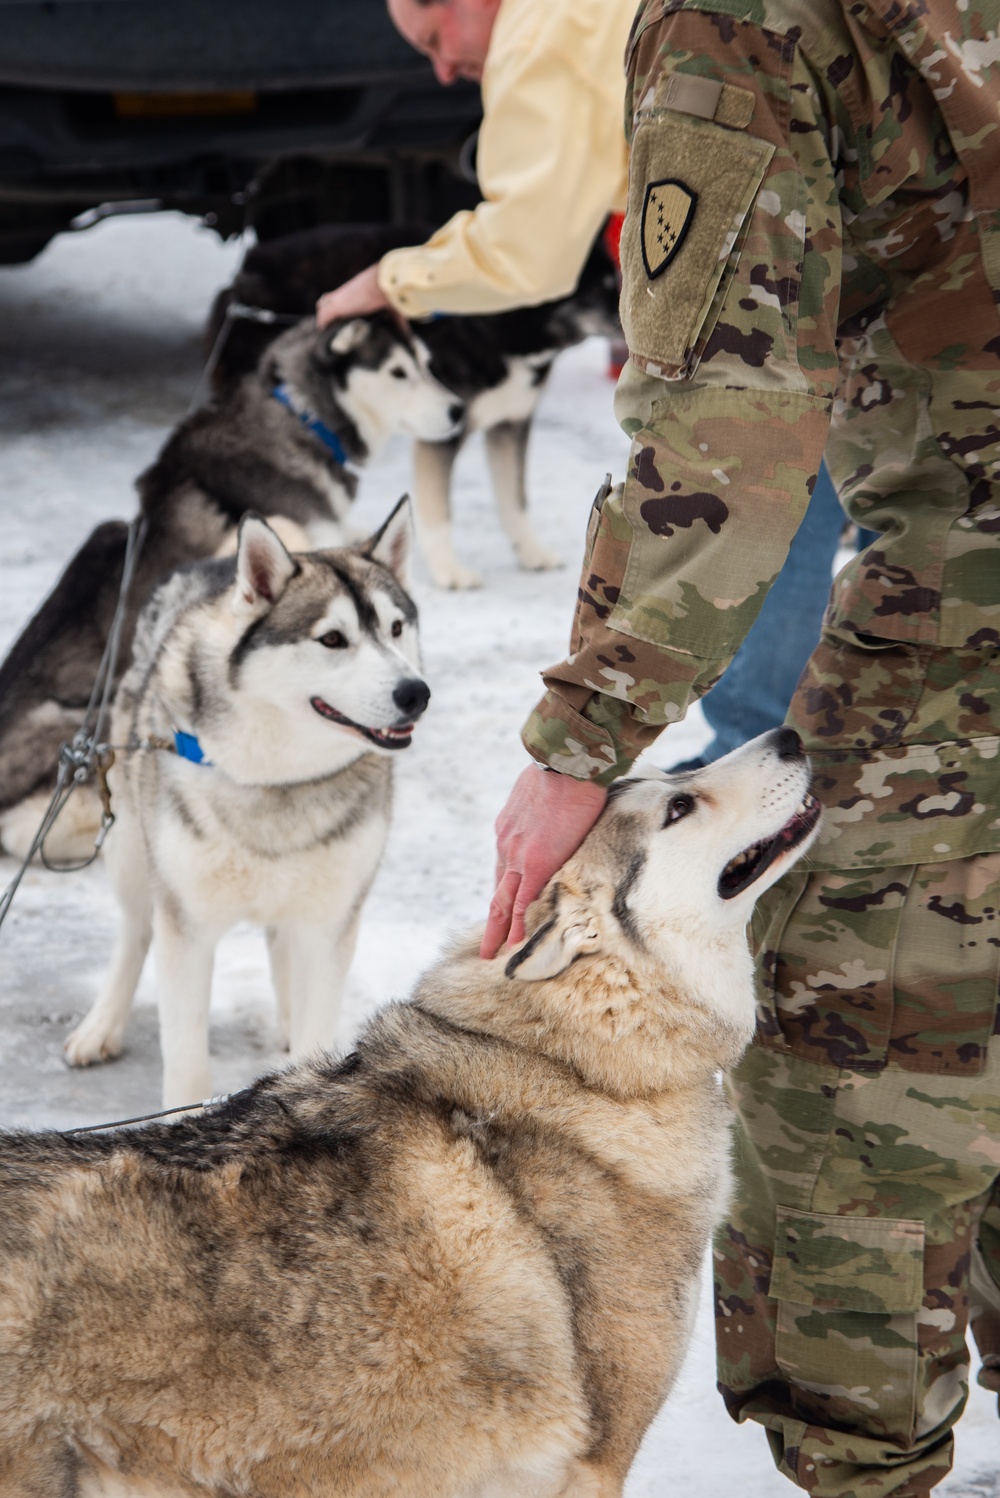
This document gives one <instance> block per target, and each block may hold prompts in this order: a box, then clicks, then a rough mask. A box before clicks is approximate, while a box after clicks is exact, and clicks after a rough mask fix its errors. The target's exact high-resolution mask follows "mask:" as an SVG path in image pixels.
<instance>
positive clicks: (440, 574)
mask: <svg viewBox="0 0 1000 1498" xmlns="http://www.w3.org/2000/svg"><path fill="white" fill-rule="evenodd" d="M431 581H432V582H433V584H434V586H435V588H443V589H444V590H445V591H447V592H452V593H460V592H464V591H466V590H468V589H470V588H481V587H482V586H483V580H482V578H481V577H480V576H479V573H478V572H473V570H472V568H471V567H463V566H462V564H461V562H455V563H454V564H453V565H452V566H450V567H434V568H432V570H431Z"/></svg>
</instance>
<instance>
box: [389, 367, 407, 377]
mask: <svg viewBox="0 0 1000 1498" xmlns="http://www.w3.org/2000/svg"><path fill="white" fill-rule="evenodd" d="M389 373H390V374H391V375H392V377H393V379H394V380H405V379H406V370H405V369H399V368H398V367H397V368H396V369H390V371H389Z"/></svg>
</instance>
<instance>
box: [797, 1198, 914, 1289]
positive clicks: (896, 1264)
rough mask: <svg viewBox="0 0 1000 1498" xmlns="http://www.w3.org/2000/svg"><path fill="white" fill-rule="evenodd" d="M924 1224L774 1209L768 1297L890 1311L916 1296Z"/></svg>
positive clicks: (896, 1218)
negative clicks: (775, 1210) (775, 1213)
mask: <svg viewBox="0 0 1000 1498" xmlns="http://www.w3.org/2000/svg"><path fill="white" fill-rule="evenodd" d="M923 1266H924V1225H923V1223H922V1222H918V1221H915V1220H910V1219H908V1218H903V1217H837V1216H830V1215H827V1214H825V1213H821V1212H796V1211H793V1210H792V1209H791V1208H788V1207H779V1208H778V1213H777V1231H776V1235H775V1244H774V1268H773V1271H772V1274H771V1295H772V1296H773V1297H774V1298H775V1299H776V1300H791V1301H797V1302H799V1303H800V1304H803V1305H812V1306H815V1307H817V1308H818V1309H820V1310H826V1311H868V1312H872V1313H875V1314H879V1313H881V1314H884V1315H896V1314H897V1313H900V1312H908V1311H916V1310H918V1309H919V1308H920V1305H921V1302H922V1300H923Z"/></svg>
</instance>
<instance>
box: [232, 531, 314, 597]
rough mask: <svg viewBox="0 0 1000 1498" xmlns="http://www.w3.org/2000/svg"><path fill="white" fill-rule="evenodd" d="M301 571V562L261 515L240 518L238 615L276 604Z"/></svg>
mask: <svg viewBox="0 0 1000 1498" xmlns="http://www.w3.org/2000/svg"><path fill="white" fill-rule="evenodd" d="M298 570H299V564H298V562H296V561H295V559H294V557H292V556H291V555H290V554H289V553H288V552H287V551H286V550H285V548H284V546H283V545H282V543H281V540H280V538H279V537H278V536H276V535H275V533H274V531H273V530H272V529H271V527H270V526H269V525H268V523H267V521H266V520H263V519H262V518H261V517H260V515H255V514H254V513H253V511H252V510H251V511H248V512H247V513H246V514H245V515H244V516H243V519H242V520H241V521H240V529H239V539H238V541H237V546H236V591H235V593H234V594H233V612H234V613H235V614H245V613H250V614H259V613H262V612H263V611H264V610H266V609H269V608H270V607H271V606H272V604H275V603H277V601H278V599H279V598H280V597H281V595H282V593H284V591H285V589H286V588H287V587H288V584H289V583H290V582H291V580H292V578H293V577H294V576H295V574H296V573H297V572H298Z"/></svg>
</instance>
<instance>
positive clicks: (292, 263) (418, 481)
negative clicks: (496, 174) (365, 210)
mask: <svg viewBox="0 0 1000 1498" xmlns="http://www.w3.org/2000/svg"><path fill="white" fill-rule="evenodd" d="M430 232H431V230H430V227H429V226H421V225H417V224H413V225H404V226H402V228H401V227H400V226H398V225H383V226H379V225H358V226H354V227H352V228H350V229H345V228H343V227H326V228H320V229H309V230H306V231H304V232H303V233H301V234H290V235H288V236H287V237H286V238H282V239H276V240H271V241H269V242H268V243H267V244H262V245H256V246H254V248H253V249H251V250H250V251H249V252H248V253H247V257H246V259H245V261H244V263H243V265H242V267H241V268H240V271H239V273H238V274H237V276H236V279H235V280H234V282H233V284H232V286H231V287H229V288H227V289H226V290H225V291H224V292H221V293H220V295H219V297H218V298H217V300H216V303H215V307H214V308H213V312H212V317H211V320H210V324H209V340H208V341H209V342H210V343H214V341H215V339H216V338H217V336H218V332H219V329H220V328H221V326H222V319H223V317H224V315H225V310H226V308H227V306H228V305H229V304H230V303H231V302H232V301H238V302H241V303H244V304H248V305H250V306H257V307H263V308H266V309H267V310H268V311H271V312H278V313H296V312H297V313H306V312H308V311H309V310H310V309H311V308H312V307H313V306H314V305H315V302H316V300H317V298H318V297H319V296H320V295H321V294H322V293H323V292H324V291H330V290H331V289H332V288H333V287H335V286H339V285H341V284H342V283H343V282H344V281H346V280H348V279H349V278H350V277H351V276H353V275H354V274H355V273H356V272H357V270H358V269H359V268H361V267H359V265H358V261H359V259H361V258H362V256H367V257H368V258H367V259H364V261H363V264H365V265H368V264H371V263H372V262H373V261H375V260H378V259H380V258H381V256H382V255H384V254H385V253H386V252H387V251H388V250H391V249H394V248H396V246H397V245H399V244H403V243H410V244H420V243H422V242H423V241H424V240H425V239H426V238H427V237H428V236H429V234H430ZM413 327H414V333H415V335H416V336H417V337H418V338H419V340H420V342H421V343H422V344H424V345H425V346H426V348H427V350H428V352H429V354H430V371H431V374H432V375H433V376H434V377H435V379H438V380H440V381H441V383H442V384H443V385H446V386H447V387H448V389H449V390H453V391H454V392H455V394H456V395H458V396H459V397H461V399H462V400H463V401H464V402H465V405H466V420H465V426H464V429H463V432H462V434H461V435H460V436H456V437H454V438H452V439H451V440H446V441H442V442H436V441H429V440H418V441H417V443H416V447H415V452H414V501H415V510H416V520H417V534H418V537H419V540H420V545H421V549H422V551H423V554H424V557H425V560H426V562H427V565H428V568H429V570H430V574H431V577H432V579H433V581H434V583H435V584H436V585H437V586H438V587H440V588H470V587H477V586H478V585H479V581H480V580H479V578H478V576H477V575H476V574H475V573H474V572H472V571H470V569H469V568H467V567H465V566H464V565H463V564H462V563H461V562H459V560H458V558H457V557H456V555H455V550H454V546H453V542H452V534H451V518H450V517H451V507H450V492H451V474H452V468H453V466H454V463H455V458H456V456H457V454H458V451H459V448H460V447H461V445H462V442H463V441H464V440H465V438H466V437H467V436H468V435H469V434H470V433H472V432H477V431H481V432H483V433H484V436H485V442H486V455H487V459H488V462H489V466H490V472H491V476H492V479H493V489H494V493H495V496H496V502H497V509H498V513H499V516H500V521H501V524H502V525H503V527H504V530H505V531H506V533H507V535H508V537H509V538H510V541H511V544H512V545H513V547H514V551H515V553H516V555H517V559H518V562H519V563H520V565H521V566H522V567H525V568H528V569H529V570H538V569H544V568H548V567H554V566H557V565H558V562H557V560H556V558H554V557H552V556H551V555H550V554H549V553H548V552H546V551H545V550H544V548H543V547H542V546H541V545H540V543H539V542H538V540H537V538H536V536H535V534H534V530H533V529H532V526H531V522H530V520H529V518H528V513H527V504H528V501H527V489H526V485H525V468H526V460H527V449H528V435H529V432H530V429H531V419H532V416H533V415H534V411H535V407H536V405H537V404H538V399H539V397H540V395H541V393H542V390H543V388H544V386H545V382H546V380H547V378H548V375H549V371H550V369H551V367H552V363H553V360H554V359H555V357H556V355H557V354H558V353H559V352H560V351H561V350H562V349H566V348H569V347H570V346H571V345H572V344H575V343H579V342H580V341H581V340H582V339H583V338H585V337H586V336H587V335H588V334H589V333H604V334H607V335H608V336H612V337H613V336H615V335H616V334H618V333H620V327H619V324H618V279H617V275H616V272H615V267H614V265H613V264H612V262H611V260H610V258H609V256H608V254H607V251H606V249H605V247H604V243H603V239H598V240H597V242H596V243H595V245H594V247H593V249H592V251H591V253H590V256H589V258H588V260H587V263H586V264H585V266H584V268H583V271H582V272H581V275H580V282H579V285H578V286H577V288H576V290H575V291H574V293H573V294H572V295H571V296H568V297H562V298H560V299H559V300H558V301H554V302H546V303H544V304H542V305H541V306H536V307H523V308H519V309H518V310H516V311H513V312H500V313H495V314H492V315H489V316H476V317H442V318H438V319H431V320H428V321H421V322H419V323H415V324H414V325H413ZM273 336H274V334H273V330H271V329H269V328H268V327H267V326H266V325H262V324H259V323H256V324H255V323H244V322H239V321H237V322H236V323H235V324H234V326H233V327H232V328H231V330H230V332H229V334H228V337H227V338H226V341H225V343H224V344H223V346H222V354H221V357H220V361H219V366H218V378H219V380H220V381H221V382H223V383H225V382H228V381H230V380H232V379H234V378H237V377H239V376H240V375H243V374H245V373H246V371H247V370H248V369H249V368H250V367H251V362H252V360H253V359H255V358H258V357H260V354H261V352H262V351H263V349H264V348H265V347H266V344H267V341H268V339H269V338H270V337H273Z"/></svg>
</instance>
